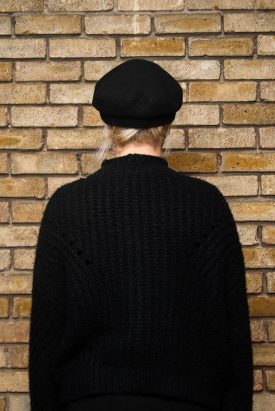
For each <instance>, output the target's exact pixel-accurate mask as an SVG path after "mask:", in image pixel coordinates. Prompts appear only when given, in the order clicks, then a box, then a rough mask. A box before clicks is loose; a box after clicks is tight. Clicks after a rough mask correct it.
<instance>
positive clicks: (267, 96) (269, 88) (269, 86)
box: [260, 81, 275, 101]
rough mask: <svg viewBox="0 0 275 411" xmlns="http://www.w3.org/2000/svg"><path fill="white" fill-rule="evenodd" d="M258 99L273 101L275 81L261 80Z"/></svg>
mask: <svg viewBox="0 0 275 411" xmlns="http://www.w3.org/2000/svg"><path fill="white" fill-rule="evenodd" d="M260 99H261V100H267V101H275V81H263V82H262V83H261V88H260Z"/></svg>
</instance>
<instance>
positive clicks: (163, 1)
mask: <svg viewBox="0 0 275 411" xmlns="http://www.w3.org/2000/svg"><path fill="white" fill-rule="evenodd" d="M183 9H184V0H169V1H167V0H118V10H119V11H137V10H141V11H143V10H149V11H158V10H183Z"/></svg>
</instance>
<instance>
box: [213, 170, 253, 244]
mask: <svg viewBox="0 0 275 411" xmlns="http://www.w3.org/2000/svg"><path fill="white" fill-rule="evenodd" d="M214 177H215V176H213V178H214ZM217 177H218V176H217ZM232 177H238V176H232ZM241 177H245V176H241ZM248 177H250V176H248ZM252 177H255V178H256V176H252ZM229 178H230V176H229ZM253 181H255V180H253V179H251V182H252V183H253ZM257 228H258V226H257V224H246V223H238V224H237V230H238V233H239V237H240V241H241V243H242V244H244V245H257V244H259V239H258V235H257Z"/></svg>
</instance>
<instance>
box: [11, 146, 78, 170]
mask: <svg viewBox="0 0 275 411" xmlns="http://www.w3.org/2000/svg"><path fill="white" fill-rule="evenodd" d="M11 170H12V173H13V174H24V173H27V174H64V173H68V174H75V173H77V160H76V156H75V154H63V153H51V152H45V151H40V152H38V153H36V154H33V153H26V154H21V153H12V161H11Z"/></svg>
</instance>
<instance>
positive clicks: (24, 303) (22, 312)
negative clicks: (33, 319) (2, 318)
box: [12, 297, 31, 318]
mask: <svg viewBox="0 0 275 411" xmlns="http://www.w3.org/2000/svg"><path fill="white" fill-rule="evenodd" d="M30 311H31V298H30V297H14V299H13V310H12V317H13V318H24V317H30Z"/></svg>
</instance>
